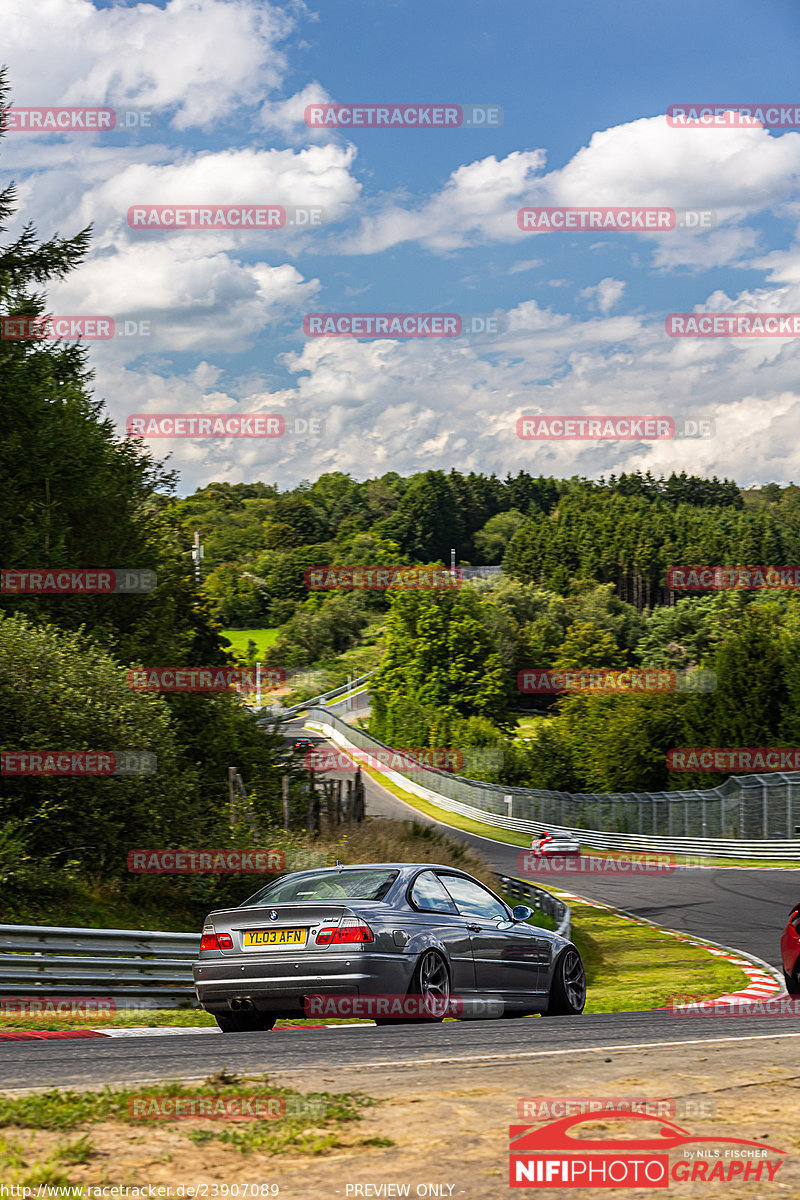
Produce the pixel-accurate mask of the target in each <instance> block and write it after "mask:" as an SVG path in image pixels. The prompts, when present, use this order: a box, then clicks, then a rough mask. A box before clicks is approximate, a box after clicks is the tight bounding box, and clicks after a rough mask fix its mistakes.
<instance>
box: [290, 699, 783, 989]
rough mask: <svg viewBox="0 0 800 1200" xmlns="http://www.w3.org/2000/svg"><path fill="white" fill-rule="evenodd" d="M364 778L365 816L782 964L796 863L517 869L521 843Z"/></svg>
mask: <svg viewBox="0 0 800 1200" xmlns="http://www.w3.org/2000/svg"><path fill="white" fill-rule="evenodd" d="M289 736H291V737H292V739H294V738H295V737H299V736H306V737H311V738H313V739H314V740H315V741H317V740H319V742H320V743H321V744H324V745H330V746H331V748H332V749H335V747H333V746H332V743H325V742H323V739H322V738H321V736H320V735H319V734H315V733H314V732H313V731H306V732H305V733H304V734H303V733H302V722H292V724H291V733H289V732H288V727H287V737H289ZM364 780H365V785H366V795H367V812H368V813H369V815H370V816H375V817H391V818H393V819H395V820H404V821H407V820H409V819H415V820H419V821H424V822H426V823H429V824H436V825H438V828H440V829H442V830H443V831H445V832H447V833H448V834H450V835H451V836H452V837H455V838H458V839H459V840H461V841H463V842H467V843H468V844H469V845H471V846H474V847H475V849H476V850H478V851H479V852H480V853H481V854H482V855H483V857H484V858H485V859H486V860H487V862H489V863H490V865H491V866H492V868H493V869H494V870H495V871H497V872H499V873H500V874H502V875H510V876H514V877H516V878H525V879H529V881H530V882H531V883H538V884H540V885H541V886H542V887H548V886H552V887H555V888H561V889H563V890H564V891H568V892H573V893H574V894H575V895H580V896H586V897H587V898H588V899H592V900H600V901H603V902H604V903H606V904H613V905H614V907H615V908H620V909H623V910H625V911H626V912H630V913H633V914H635V915H636V916H638V917H646V918H647V919H648V920H649V921H655V922H657V924H659V925H665V926H666V927H667V928H668V929H680V930H683V931H684V932H686V933H691V934H695V935H696V936H697V937H705V938H708V939H709V940H710V941H713V942H719V943H720V944H721V945H723V946H729V947H731V948H732V949H737V950H744V951H745V953H747V954H751V955H754V956H755V957H756V958H760V959H762V960H763V961H764V962H767V963H770V964H771V965H772V966H773V967H778V968H780V945H779V943H780V935H781V931H782V930H783V928H784V926H785V925H786V922H787V919H788V916H789V912H790V911H791V909H792V908H793V906H794V905H795V904H796V903H797V901H798V900H800V870H797V871H786V870H777V869H775V870H770V869H753V870H747V869H739V868H729V867H723V868H715V867H686V868H680V869H678V870H676V871H675V872H674V873H673V874H670V875H639V876H635V875H631V876H626V875H619V876H602V877H600V876H595V875H593V876H587V875H559V876H556V875H546V874H540V875H530V876H529V875H521V874H520V871H519V868H518V864H517V859H518V856H519V854H520V851H521V847H519V846H508V845H503V844H502V843H501V842H495V841H492V840H490V839H488V838H483V837H479V836H477V835H476V834H472V833H464V832H462V831H461V830H459V829H453V828H452V827H451V826H449V825H441V824H439V823H438V822H434V821H431V820H430V818H428V817H426V816H424V815H423V814H421V813H419V812H417V811H416V810H415V809H413V808H411V807H410V806H409V805H407V804H404V803H403V802H402V801H401V800H398V799H397V798H396V797H395V796H393V795H392V794H391V792H387V791H386V789H385V788H382V787H381V786H380V784H378V783H376V782H375V781H374V779H372V777H371V776H369V775H365V777H364Z"/></svg>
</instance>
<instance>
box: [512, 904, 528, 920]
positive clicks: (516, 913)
mask: <svg viewBox="0 0 800 1200" xmlns="http://www.w3.org/2000/svg"><path fill="white" fill-rule="evenodd" d="M511 915H512V917H513V918H514V920H515V921H527V919H528V917H532V916H533V909H532V908H528V907H527V906H526V905H525V904H517V905H516V906H515V908H514V909H513V911H512V913H511Z"/></svg>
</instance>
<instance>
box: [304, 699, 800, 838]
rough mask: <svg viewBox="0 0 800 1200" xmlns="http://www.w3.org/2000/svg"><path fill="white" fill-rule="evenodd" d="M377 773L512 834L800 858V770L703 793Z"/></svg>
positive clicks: (336, 728)
mask: <svg viewBox="0 0 800 1200" xmlns="http://www.w3.org/2000/svg"><path fill="white" fill-rule="evenodd" d="M306 724H307V725H309V726H311V727H313V728H317V729H319V730H320V731H321V732H322V733H324V734H325V736H326V737H328V738H330V740H331V741H332V742H334V743H335V744H336V745H338V746H341V747H342V748H343V749H348V748H350V749H358V750H365V751H370V750H376V749H379V750H388V749H389V747H386V746H384V744H383V743H382V742H379V741H378V739H377V738H374V737H372V736H371V735H370V734H368V733H367V732H366V731H365V730H363V729H359V728H358V727H357V726H353V725H348V724H347V722H346V721H342V720H341V718H339V717H337V716H336V715H335V714H334V713H332V712H330V711H329V710H327V709H324V708H309V709H308V710H307V716H306ZM385 774H386V775H387V777H388V778H390V779H392V778H394V779H395V780H396V781H397V782H399V783H401V784H402V786H403V787H404V788H405V789H406V790H407V791H409V792H411V793H412V794H414V795H418V796H420V797H421V798H422V799H425V800H428V801H430V802H431V803H432V804H435V805H437V806H438V807H439V808H441V809H444V810H445V811H446V812H452V813H457V814H458V815H459V816H462V817H470V818H472V820H475V821H481V822H482V823H483V824H485V825H493V826H496V827H497V828H499V829H513V830H517V831H519V832H521V833H530V834H534V833H542V832H544V831H545V830H548V831H549V832H550V833H553V834H559V833H575V834H576V836H578V837H579V838H580V840H581V842H583V843H584V844H585V845H587V846H592V847H594V848H596V849H603V850H653V851H658V852H660V853H667V854H706V855H714V856H719V857H728V858H734V857H735V858H765V859H770V858H774V859H800V837H795V836H793V835H794V834H796V833H797V834H800V773H796V774H791V775H789V774H778V773H776V774H774V775H744V776H741V775H739V776H731V778H730V779H726V780H725V782H724V783H723V784H721V785H720V786H719V787H716V788H710V789H708V790H706V791H701V790H692V791H674V792H646V793H638V792H621V793H604V794H594V793H591V794H584V795H572V794H571V793H569V792H550V791H545V790H543V789H538V788H515V787H508V786H505V785H503V784H498V783H486V782H483V781H480V780H475V779H465V778H463V777H462V776H459V775H451V774H449V773H448V772H446V771H439V770H437V769H436V768H435V767H427V766H424V765H422V764H421V765H420V767H419V769H417V770H415V771H414V778H413V779H409V778H408V777H407V776H406V775H405V774H404V773H399V772H397V771H386V772H385ZM795 821H797V822H798V824H797V825H795ZM784 835H785V836H784Z"/></svg>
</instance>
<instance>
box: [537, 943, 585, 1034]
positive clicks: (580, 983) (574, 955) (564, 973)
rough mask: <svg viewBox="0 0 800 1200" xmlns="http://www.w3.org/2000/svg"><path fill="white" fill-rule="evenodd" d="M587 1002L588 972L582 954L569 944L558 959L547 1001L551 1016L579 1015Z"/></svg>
mask: <svg viewBox="0 0 800 1200" xmlns="http://www.w3.org/2000/svg"><path fill="white" fill-rule="evenodd" d="M585 1004H586V974H585V972H584V969H583V963H582V962H581V956H580V954H579V953H578V951H577V950H576V949H575V947H574V946H567V948H566V950H562V951H561V953H560V954H559V956H558V958H557V959H556V962H555V966H554V967H553V978H552V981H551V983H550V996H549V998H548V1002H547V1014H546V1015H547V1016H549V1017H578V1016H580V1014H581V1013H582V1012H583V1007H584V1005H585Z"/></svg>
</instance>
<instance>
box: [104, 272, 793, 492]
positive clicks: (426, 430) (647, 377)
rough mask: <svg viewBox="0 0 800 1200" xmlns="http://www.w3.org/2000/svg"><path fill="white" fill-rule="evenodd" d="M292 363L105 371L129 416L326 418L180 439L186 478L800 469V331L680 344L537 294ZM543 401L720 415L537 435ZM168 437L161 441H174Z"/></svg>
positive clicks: (646, 412)
mask: <svg viewBox="0 0 800 1200" xmlns="http://www.w3.org/2000/svg"><path fill="white" fill-rule="evenodd" d="M768 299H769V298H767V297H765V296H763V295H755V296H753V295H750V294H748V293H745V294H743V295H742V296H737V297H736V298H734V299H730V298H727V297H721V296H719V295H716V294H715V295H712V296H710V297H708V299H707V301H706V304H707V305H708V307H709V308H716V307H719V308H723V307H726V306H727V307H735V306H737V305H743V306H744V305H747V306H751V305H752V304H753V303H758V304H760V305H761V306H762V307H769V309H770V310H771V311H774V310H775V309H776V307H781V306H784V305H785V306H791V305H794V306H795V307H796V308H800V288H798V289H797V291H796V292H794V293H793V294H788V293H787V294H780V295H777V294H776V295H774V296H773V297H772V298H771V300H769V303H768ZM282 360H283V362H284V365H285V366H286V368H287V370H288V372H289V374H290V376H293V377H294V379H295V382H294V384H293V385H292V386H289V387H284V388H281V389H278V390H271V389H270V388H269V387H266V386H264V385H263V384H262V383H259V381H258V380H251V381H249V383H248V385H247V387H245V388H242V387H241V386H240V387H238V388H237V390H236V393H235V394H232V393H230V392H229V393H224V394H220V392H219V391H218V389H217V377H216V376H215V375H214V374H213V373H212V374H211V375H210V377H209V379H208V380H207V381H203V380H201V379H200V378H199V377H197V378H194V379H192V380H186V379H179V378H173V377H171V376H169V375H166V376H159V375H158V374H157V373H155V372H152V373H150V374H149V375H142V376H138V375H137V373H136V372H131V371H129V372H127V373H126V374H125V376H124V377H123V378H119V377H118V376H117V375H115V374H114V373H110V374H108V375H107V377H106V378H104V379H103V380H102V383H103V384H105V385H106V387H105V394H106V395H107V396H108V398H109V401H110V404H111V407H112V411H113V412H114V413H115V414H116V415H117V416H118V419H121V417H122V409H123V404H122V400H123V397H124V411H132V410H133V409H134V408H135V407H136V405H135V404H134V403H132V400H133V399H135V398H136V397H137V396H141V404H140V406H139V408H138V409H137V410H138V411H147V410H148V408H149V409H150V410H152V411H162V412H163V411H173V409H175V410H177V411H184V412H199V411H244V412H251V411H260V412H274V411H282V412H284V413H285V414H286V415H288V416H292V415H294V414H295V413H297V414H300V415H303V416H312V415H316V416H322V417H324V418H325V420H326V422H327V429H326V433H325V436H324V438H323V439H322V440H319V439H316V440H312V441H308V440H307V439H301V440H292V439H291V438H283V439H280V440H279V441H278V442H271V443H265V442H257V441H252V442H250V441H248V442H239V441H237V442H235V443H233V442H231V443H224V442H217V443H208V442H205V443H203V442H195V443H186V442H177V441H176V442H174V443H172V444H171V445H170V446H169V448H170V449H171V450H173V452H174V456H175V463H176V465H178V466H179V467H180V468H181V471H182V476H183V479H182V486H183V487H185V488H186V489H191V488H192V487H195V486H200V485H201V484H203V483H205V482H207V481H208V480H210V479H213V478H224V479H231V480H233V479H247V478H250V479H252V478H267V479H273V478H280V480H281V481H282V483H283V484H285V485H288V484H289V483H293V482H297V481H299V480H300V479H302V478H308V477H310V476H315V475H317V474H318V473H320V472H322V471H326V470H343V471H350V472H352V473H353V474H354V475H355V476H357V477H360V478H364V477H366V476H368V475H371V474H376V473H381V472H383V471H388V470H396V471H398V472H400V473H409V472H411V471H419V470H425V469H429V468H443V469H449V467H450V466H455V467H456V468H457V469H462V470H471V469H474V470H482V471H486V472H489V471H492V470H495V471H497V472H498V473H500V474H501V475H505V473H506V472H507V471H509V470H510V471H511V472H512V473H513V472H515V471H517V470H518V469H520V468H527V469H531V470H533V471H534V472H535V473H539V472H540V471H541V472H543V473H545V474H548V473H553V474H556V475H567V476H569V475H572V474H579V475H587V476H590V477H591V476H597V475H599V474H601V473H609V472H610V471H615V472H617V473H619V472H620V471H622V470H634V469H637V468H639V469H641V470H648V469H649V470H652V471H653V472H654V473H655V474H660V473H662V472H663V473H669V472H670V471H672V470H676V471H681V470H684V469H685V470H687V471H689V472H695V473H699V474H703V475H713V474H718V475H727V476H732V477H734V478H737V479H738V480H739V482H741V483H743V484H745V485H746V484H749V483H751V482H754V481H758V480H762V481H763V480H766V479H768V478H776V479H778V480H779V481H788V480H790V479H800V447H798V444H797V439H796V437H795V436H794V431H795V430H796V428H797V422H798V419H800V390H798V388H797V384H796V381H797V378H798V368H799V367H800V345H799V344H798V342H796V341H793V340H792V341H777V340H771V339H763V340H755V341H748V342H746V343H744V342H743V341H742V340H736V339H719V340H713V341H708V340H706V341H700V340H697V341H694V340H692V341H679V340H673V339H670V338H669V337H667V336H666V333H665V331H664V327H663V324H662V323H661V322H660V321H659V320H652V319H649V318H648V319H645V318H643V317H633V316H619V317H608V316H599V317H594V318H592V319H590V320H580V319H578V318H576V317H574V316H573V315H571V314H568V313H556V312H553V311H551V310H549V309H544V308H541V307H539V306H538V305H537V304H536V303H535V302H533V301H527V302H525V303H524V304H521V305H519V306H518V307H517V308H515V309H514V310H512V311H511V312H510V313H508V320H507V327H506V329H505V331H504V332H503V333H501V334H500V335H498V336H496V337H492V338H484V339H482V340H478V339H475V340H473V341H471V342H470V341H468V340H466V339H464V340H463V341H462V339H457V340H453V341H450V340H447V341H446V342H445V341H442V340H437V339H427V340H425V341H416V342H406V343H400V342H397V341H394V342H392V341H383V340H375V341H363V342H358V341H351V340H350V339H310V340H308V341H306V342H305V344H304V345H303V346H302V348H301V349H299V350H298V351H296V352H291V353H288V354H285V355H283V356H282ZM767 361H768V362H769V364H770V370H769V374H768V375H767V374H765V372H764V370H763V366H764V363H765V362H767ZM98 383H99V384H100V383H101V381H100V380H98ZM109 384H110V385H111V389H112V391H111V392H109V391H108V385H109ZM98 390H104V389H103V388H99V389H98ZM165 399H166V400H168V401H169V403H166V402H165ZM170 405H172V407H170ZM220 405H223V407H222V408H221V407H220ZM224 405H227V408H226V407H224ZM531 413H534V414H535V413H547V414H558V415H561V416H564V415H572V414H574V415H590V414H591V415H595V414H597V415H602V414H609V415H628V416H665V415H666V416H673V417H686V418H688V417H693V418H699V417H705V418H711V419H712V420H714V421H715V423H716V436H715V437H714V438H711V439H707V440H697V441H690V440H674V441H667V442H656V443H652V444H641V443H633V442H616V443H614V442H605V443H603V442H597V443H593V442H550V443H545V442H522V441H520V440H519V439H518V438H517V436H516V420H517V418H518V417H519V416H522V415H525V414H531ZM153 446H154V449H155V450H156V451H157V452H158V453H159V454H161V453H163V452H164V450H165V449H166V448H167V444H166V443H161V442H156V443H153Z"/></svg>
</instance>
